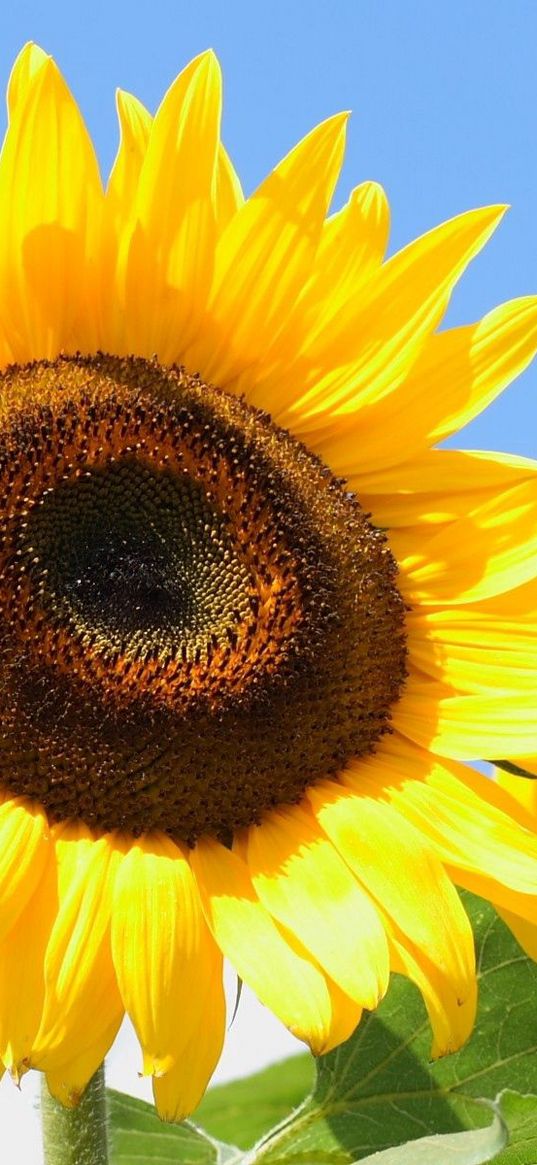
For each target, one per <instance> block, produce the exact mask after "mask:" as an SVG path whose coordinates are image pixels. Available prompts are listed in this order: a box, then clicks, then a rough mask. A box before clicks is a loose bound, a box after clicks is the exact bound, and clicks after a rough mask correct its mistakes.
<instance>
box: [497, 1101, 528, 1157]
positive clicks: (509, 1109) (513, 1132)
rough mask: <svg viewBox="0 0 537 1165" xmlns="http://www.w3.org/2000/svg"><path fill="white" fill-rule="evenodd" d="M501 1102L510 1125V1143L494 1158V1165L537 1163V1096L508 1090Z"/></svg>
mask: <svg viewBox="0 0 537 1165" xmlns="http://www.w3.org/2000/svg"><path fill="white" fill-rule="evenodd" d="M500 1102H501V1111H502V1115H503V1117H504V1120H506V1121H507V1124H508V1127H509V1145H508V1147H507V1148H506V1149H504V1151H503V1153H500V1156H499V1157H495V1158H494V1165H536V1162H537V1097H536V1096H520V1095H519V1093H518V1092H511V1091H507V1092H504V1093H503V1095H502V1096H501V1098H500Z"/></svg>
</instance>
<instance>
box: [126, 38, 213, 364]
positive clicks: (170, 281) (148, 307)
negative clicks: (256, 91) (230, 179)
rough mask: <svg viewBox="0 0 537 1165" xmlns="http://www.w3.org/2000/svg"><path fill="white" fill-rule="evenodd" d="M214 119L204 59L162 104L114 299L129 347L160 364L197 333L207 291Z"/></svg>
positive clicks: (208, 59)
mask: <svg viewBox="0 0 537 1165" xmlns="http://www.w3.org/2000/svg"><path fill="white" fill-rule="evenodd" d="M220 114H221V80H220V71H219V67H218V62H217V61H216V58H215V57H214V54H213V53H212V52H207V53H203V54H202V55H201V56H200V57H198V58H196V59H195V60H194V61H191V63H190V64H189V65H188V66H187V68H186V69H184V70H183V72H182V73H180V75H179V76H178V77H177V78H176V80H175V81H174V83H173V85H172V86H171V88H170V89H169V90H168V92H167V94H166V96H165V97H164V100H163V102H162V104H161V106H160V108H159V109H158V111H157V113H156V115H155V118H154V121H153V123H152V126H151V132H150V135H149V142H148V145H147V150H146V152H145V156H144V159H143V164H142V167H141V171H140V178H139V182H138V187H137V199H136V225H135V227H134V230H133V233H132V238H131V240H130V245H129V246H128V248H126V249H125V255H124V259H123V264H124V278H125V289H124V293H123V292H122V288H121V272H120V274H119V283H120V286H119V289H118V294H119V296H120V300H122V299H123V294H124V296H125V309H126V312H127V317H128V318H127V330H126V335H125V343H126V346H127V348H128V349H130V351H136V352H138V353H141V354H142V355H145V356H151V355H152V354H153V353H156V354H157V355H158V357H159V359H160V360H162V361H164V362H173V361H174V360H178V359H179V358H180V356H181V353H182V352H183V351H184V347H185V345H186V343H187V340H188V338H189V337H190V338H191V337H192V335H193V334H195V332H196V331H197V329H198V327H199V324H200V321H201V319H202V316H203V312H204V310H205V304H206V300H207V295H208V293H209V290H210V286H211V280H212V273H213V263H214V247H215V240H216V223H215V207H214V187H215V182H216V168H217V163H218V156H219V155H218V152H219V145H220ZM120 267H121V264H120Z"/></svg>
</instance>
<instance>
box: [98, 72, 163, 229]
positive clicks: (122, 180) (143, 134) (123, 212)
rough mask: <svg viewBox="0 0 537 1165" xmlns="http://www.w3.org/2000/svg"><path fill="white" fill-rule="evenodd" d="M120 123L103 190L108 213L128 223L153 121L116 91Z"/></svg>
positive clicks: (135, 101)
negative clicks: (116, 145) (106, 182)
mask: <svg viewBox="0 0 537 1165" xmlns="http://www.w3.org/2000/svg"><path fill="white" fill-rule="evenodd" d="M116 102H117V115H118V120H119V132H120V138H119V147H118V152H117V154H116V158H115V161H114V165H113V166H112V170H111V172H110V178H109V180H108V186H107V189H106V203H107V208H108V210H109V211H112V213H113V214H114V215H115V216H117V217H119V216H122V218H124V219H126V220H127V221H128V220H129V219H130V217H131V215H132V210H133V206H134V205H135V202H136V196H137V191H138V179H139V177H140V171H141V168H142V164H143V161H144V158H145V155H146V151H147V144H148V141H149V135H150V132H151V123H152V118H151V115H150V114H149V113H148V111H147V109H146V108H145V106H144V105H142V103H141V101H138V98H137V97H133V95H132V93H124V92H123V90H122V89H118V91H117V94H116Z"/></svg>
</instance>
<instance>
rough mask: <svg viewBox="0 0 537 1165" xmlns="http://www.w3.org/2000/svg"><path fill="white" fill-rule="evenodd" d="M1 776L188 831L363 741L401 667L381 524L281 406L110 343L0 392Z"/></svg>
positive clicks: (229, 821)
mask: <svg viewBox="0 0 537 1165" xmlns="http://www.w3.org/2000/svg"><path fill="white" fill-rule="evenodd" d="M0 490H1V491H2V497H3V508H2V518H1V526H2V538H1V553H0V613H1V624H0V782H1V783H2V784H3V785H4V787H5V788H7V789H8V790H10V791H11V792H14V793H19V794H24V795H26V796H28V797H31V798H34V799H37V800H38V801H39V802H40V803H42V804H43V805H44V806H45V807H46V809H47V811H48V812H49V814H50V815H51V817H52V818H54V819H60V820H63V819H66V818H75V819H82V820H84V821H85V822H86V823H87V824H88V825H90V826H92V827H94V828H98V829H105V830H108V829H113V828H120V829H124V830H128V831H130V832H131V833H134V834H137V833H140V832H144V831H147V830H150V829H154V828H157V829H163V830H165V831H166V832H168V833H169V834H171V835H172V836H174V837H177V838H180V839H183V840H186V841H187V842H189V843H191V842H193V841H194V840H195V839H196V837H198V836H199V835H200V834H203V833H209V834H212V835H214V836H218V837H220V838H224V839H228V838H229V837H230V836H231V835H232V833H233V831H234V830H235V829H236V828H239V827H241V826H243V825H247V824H250V823H251V822H253V821H257V820H259V819H260V815H261V814H262V812H263V810H265V809H267V808H270V807H272V806H274V805H276V804H280V803H292V802H294V801H296V800H298V799H299V798H300V797H301V796H302V794H303V792H304V790H305V788H306V787H307V786H308V785H309V784H310V783H312V782H314V781H315V780H318V779H319V778H322V777H325V776H330V775H337V772H338V771H339V770H340V769H341V768H342V766H343V765H344V764H345V762H346V761H347V760H348V759H349V758H350V757H351V756H356V755H361V754H364V753H367V752H369V751H371V750H372V749H373V748H374V745H375V743H376V741H377V740H378V739H379V737H380V736H381V734H382V733H383V732H384V731H386V729H387V728H388V727H389V718H390V709H391V707H392V705H393V703H394V701H395V700H396V699H397V697H398V695H399V692H400V690H401V686H402V683H403V681H404V676H405V657H406V649H405V636H404V607H403V603H402V600H401V597H400V595H399V592H398V590H397V586H396V568H395V564H394V561H393V558H392V556H391V554H390V552H389V549H388V546H387V543H386V540H385V537H384V535H383V534H382V533H381V532H380V531H378V530H376V529H375V528H374V527H373V526H372V525H371V524H370V522H369V520H368V518H367V516H366V515H365V514H364V513H363V511H362V509H361V507H360V505H359V502H358V500H357V498H356V497H355V496H354V495H353V494H351V493H349V492H348V491H347V490H346V489H345V485H344V483H342V482H339V481H337V480H336V479H335V478H334V477H333V476H332V475H331V474H330V472H329V471H328V469H327V468H326V467H325V466H324V465H323V464H322V463H321V462H320V461H319V460H318V459H317V458H316V457H314V456H313V455H312V454H311V453H309V452H308V451H307V450H306V449H305V448H304V447H303V446H302V445H300V444H299V443H298V442H297V441H296V440H294V439H293V438H292V437H291V436H290V435H289V434H288V433H286V432H285V431H283V430H281V429H278V428H277V427H276V426H275V425H273V424H272V422H271V420H270V418H269V417H268V416H267V415H266V414H263V413H260V412H259V411H258V410H255V409H253V408H251V407H250V406H248V405H247V404H246V403H245V402H244V401H243V400H241V399H239V398H237V397H235V396H232V395H231V394H228V393H225V392H222V391H219V390H218V389H216V388H213V387H211V386H208V385H205V384H204V383H203V382H202V381H201V380H200V379H199V378H197V377H192V376H189V375H187V374H186V373H185V372H184V371H183V370H181V369H172V370H165V369H163V368H162V367H160V366H159V365H158V364H157V363H156V362H148V361H145V360H142V359H134V358H132V359H119V358H114V357H110V356H104V355H99V356H95V357H91V358H80V357H77V358H61V359H58V360H57V361H55V362H53V363H47V362H39V363H35V364H32V365H28V366H27V367H25V368H18V367H15V368H12V369H9V370H8V371H7V372H6V373H5V374H4V376H3V378H2V382H1V384H0Z"/></svg>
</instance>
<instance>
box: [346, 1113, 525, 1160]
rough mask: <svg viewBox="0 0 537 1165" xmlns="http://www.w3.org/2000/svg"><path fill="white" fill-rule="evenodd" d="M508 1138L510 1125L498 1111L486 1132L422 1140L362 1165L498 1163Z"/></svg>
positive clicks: (375, 1154) (478, 1131)
mask: <svg viewBox="0 0 537 1165" xmlns="http://www.w3.org/2000/svg"><path fill="white" fill-rule="evenodd" d="M507 1136H508V1130H507V1125H506V1123H505V1121H504V1119H503V1117H502V1114H501V1112H500V1110H499V1109H497V1110H496V1111H495V1114H494V1119H493V1121H492V1124H491V1125H489V1127H488V1128H487V1129H469V1130H467V1131H466V1132H464V1133H443V1134H442V1133H439V1134H436V1135H434V1136H432V1137H420V1138H419V1140H417V1141H407V1143H406V1145H399V1146H398V1147H397V1148H395V1149H384V1150H381V1152H380V1153H373V1156H372V1157H363V1158H362V1165H486V1162H487V1161H492V1160H493V1159H494V1161H496V1162H497V1160H498V1157H497V1154H498V1153H499V1152H501V1150H502V1149H503V1148H504V1146H505V1144H506V1142H507Z"/></svg>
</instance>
